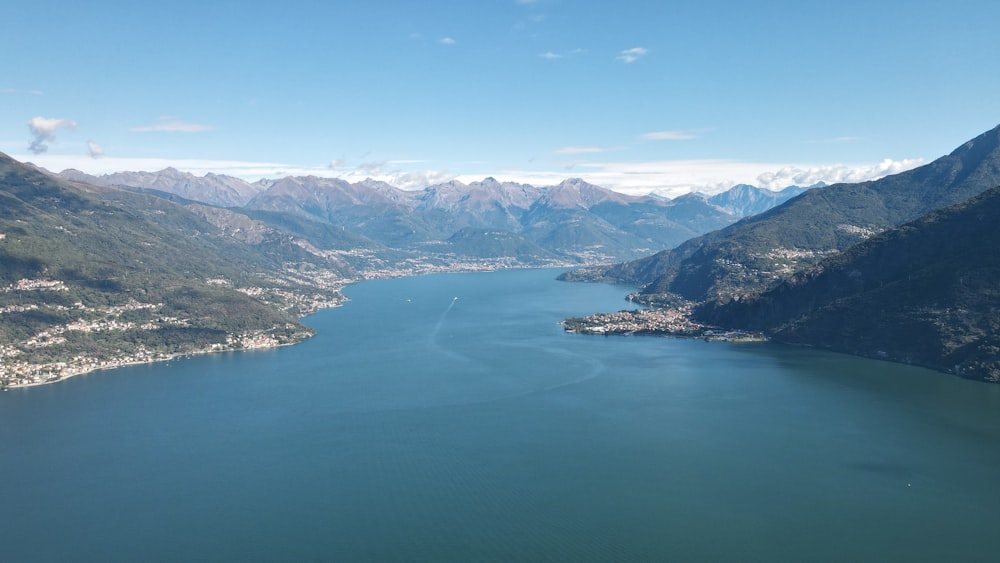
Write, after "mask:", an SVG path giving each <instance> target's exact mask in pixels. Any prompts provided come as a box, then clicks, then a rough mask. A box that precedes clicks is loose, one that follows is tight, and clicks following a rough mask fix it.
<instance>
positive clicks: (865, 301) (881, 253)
mask: <svg viewBox="0 0 1000 563" xmlns="http://www.w3.org/2000/svg"><path fill="white" fill-rule="evenodd" d="M997 217H1000V187H996V188H993V189H991V190H989V191H987V192H985V193H984V194H982V195H980V196H977V197H975V198H973V199H971V200H969V201H966V202H963V203H960V204H957V205H955V206H952V207H948V208H945V209H942V210H938V211H934V212H932V213H930V214H929V215H927V216H925V217H923V218H921V219H918V220H916V221H913V222H910V223H907V224H905V225H903V226H901V227H898V228H894V229H891V230H888V231H886V232H884V233H882V234H880V235H878V236H875V237H872V238H871V239H869V240H867V241H865V242H863V243H861V244H858V245H856V246H853V247H851V248H850V249H848V250H846V251H844V252H843V253H840V254H838V255H836V256H834V257H831V258H828V259H826V260H823V261H822V262H820V263H819V265H818V266H817V267H816V268H814V269H811V270H809V271H807V272H802V273H799V274H796V275H794V276H792V277H791V278H790V279H789V280H787V281H785V282H783V283H781V284H780V285H778V286H777V287H776V288H774V289H772V290H770V291H768V292H766V293H764V294H763V295H760V296H757V297H754V298H751V299H749V300H747V301H743V302H730V303H728V304H725V305H719V304H715V303H710V304H707V305H705V306H703V307H701V308H700V309H699V310H698V311H697V312H696V317H697V318H699V320H703V321H708V322H710V323H712V324H717V325H722V326H727V327H736V328H746V329H751V330H763V331H766V332H768V333H769V334H771V335H772V336H773V337H774V338H776V339H778V340H782V341H785V342H793V343H801V344H810V345H814V346H819V347H825V348H830V349H833V350H838V351H844V352H850V353H854V354H859V355H865V356H871V357H876V358H885V359H891V360H895V361H902V362H907V363H914V364H920V365H924V366H929V367H933V368H936V369H941V370H944V371H951V372H953V373H957V374H959V375H962V376H964V377H970V378H975V379H984V380H988V381H994V382H996V381H1000V252H997V249H998V248H1000V229H997V223H996V221H997Z"/></svg>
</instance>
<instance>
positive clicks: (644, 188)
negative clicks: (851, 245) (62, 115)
mask: <svg viewBox="0 0 1000 563" xmlns="http://www.w3.org/2000/svg"><path fill="white" fill-rule="evenodd" d="M11 156H12V157H14V158H16V159H18V160H22V161H26V160H33V161H34V163H35V164H37V165H39V166H42V167H44V168H46V169H48V170H53V171H60V170H65V169H67V168H75V169H78V170H82V171H84V172H87V173H88V174H95V175H100V174H110V173H112V172H120V171H147V172H155V171H158V170H163V169H164V168H168V167H173V168H176V169H178V170H182V171H184V172H189V173H191V174H195V175H198V176H202V175H205V174H207V173H209V172H212V173H215V174H226V175H229V176H235V177H238V178H243V179H245V180H249V181H255V180H259V179H261V178H281V177H285V176H310V175H311V176H320V177H327V178H342V179H344V180H346V181H348V182H358V181H361V180H364V179H365V178H372V179H374V180H379V181H383V182H386V183H388V184H391V185H393V186H396V187H399V188H402V189H407V190H415V189H422V188H424V187H427V186H430V185H433V184H438V183H442V182H447V181H449V180H453V179H457V180H459V181H462V182H465V183H469V182H475V181H479V180H482V179H483V178H485V177H487V176H492V177H494V178H496V179H497V180H500V181H502V182H506V181H510V182H520V183H526V184H532V185H536V186H549V185H555V184H558V183H559V182H562V181H563V180H565V179H566V178H569V177H578V178H582V179H584V180H585V181H587V182H590V183H592V184H595V185H598V186H603V187H605V188H608V189H611V190H615V191H618V192H621V193H626V194H631V195H646V194H649V193H657V194H660V195H663V196H666V197H677V196H679V195H683V194H686V193H689V192H692V191H698V192H702V193H707V194H714V193H719V192H722V191H725V190H727V189H729V188H731V187H732V186H734V185H736V184H753V185H756V186H759V187H762V188H768V189H772V190H778V189H781V188H785V187H787V186H790V185H799V186H809V185H812V184H815V183H817V182H826V183H828V184H835V183H838V182H862V181H867V180H875V179H878V178H881V177H883V176H886V175H889V174H896V173H899V172H903V171H906V170H909V169H911V168H914V167H916V166H919V165H921V164H923V162H924V161H923V159H903V160H892V159H885V160H883V161H881V162H877V163H874V164H858V165H848V164H834V165H808V164H791V163H774V162H743V161H736V160H660V161H641V162H612V161H607V162H600V161H586V160H584V161H580V162H577V163H575V164H574V167H573V169H572V172H568V171H567V170H565V169H559V170H556V169H554V168H553V169H549V170H516V169H514V170H511V169H508V170H503V169H497V168H495V167H490V165H489V164H488V163H464V164H463V168H465V169H466V170H468V169H469V168H470V166H469V165H470V164H474V165H475V168H476V169H473V170H472V171H470V172H466V173H462V174H455V173H452V172H450V171H448V170H447V169H443V168H438V169H434V168H427V169H422V170H420V169H417V170H413V169H408V168H405V165H406V164H408V163H411V162H412V163H419V161H408V160H387V161H384V162H365V163H362V164H359V165H354V166H350V165H347V164H346V163H344V162H343V161H332V162H331V163H329V164H328V165H319V166H302V165H294V164H287V163H276V162H248V161H227V160H218V161H217V160H169V159H151V158H118V157H108V156H105V157H103V158H100V159H93V158H90V157H87V156H81V155H49V154H44V155H38V156H37V157H36V158H32V157H31V156H27V157H25V156H23V155H22V156H18V155H11Z"/></svg>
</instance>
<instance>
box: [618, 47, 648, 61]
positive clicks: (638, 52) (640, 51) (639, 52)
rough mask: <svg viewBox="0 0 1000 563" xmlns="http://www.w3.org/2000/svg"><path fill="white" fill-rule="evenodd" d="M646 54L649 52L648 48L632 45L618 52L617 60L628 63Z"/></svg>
mask: <svg viewBox="0 0 1000 563" xmlns="http://www.w3.org/2000/svg"><path fill="white" fill-rule="evenodd" d="M647 54H649V49H646V48H645V47H632V48H631V49H625V50H624V51H622V52H620V53H618V57H617V58H618V60H619V61H623V62H624V63H625V64H629V63H634V62H635V61H637V60H639V59H641V58H642V57H645V56H646V55H647Z"/></svg>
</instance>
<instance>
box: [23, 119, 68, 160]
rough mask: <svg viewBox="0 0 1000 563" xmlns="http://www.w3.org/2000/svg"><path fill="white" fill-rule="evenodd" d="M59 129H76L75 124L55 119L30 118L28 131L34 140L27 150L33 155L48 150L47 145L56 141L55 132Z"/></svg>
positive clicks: (66, 120)
mask: <svg viewBox="0 0 1000 563" xmlns="http://www.w3.org/2000/svg"><path fill="white" fill-rule="evenodd" d="M59 129H76V122H75V121H71V120H69V119H60V118H55V117H41V116H39V117H33V118H31V121H29V122H28V130H30V131H31V134H32V136H34V137H35V140H33V141H32V142H31V144H30V145H29V146H28V150H29V151H31V152H32V153H33V154H42V153H43V152H45V151H47V150H49V146H48V143H51V142H53V141H55V140H56V131H58V130H59Z"/></svg>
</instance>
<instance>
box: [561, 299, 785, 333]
mask: <svg viewBox="0 0 1000 563" xmlns="http://www.w3.org/2000/svg"><path fill="white" fill-rule="evenodd" d="M562 326H563V328H564V329H565V330H566V332H575V333H580V334H596V335H603V336H609V335H612V334H614V335H622V336H632V335H655V336H674V337H684V338H704V339H705V340H709V341H738V342H750V341H761V340H765V338H764V336H763V335H761V334H759V333H752V332H747V331H742V330H725V329H719V328H717V327H711V326H708V325H704V324H701V323H698V322H695V321H693V320H691V306H690V305H677V306H672V307H665V308H657V309H637V310H631V311H618V312H617V313H595V314H593V315H588V316H586V317H574V318H569V319H566V320H564V321H562Z"/></svg>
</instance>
